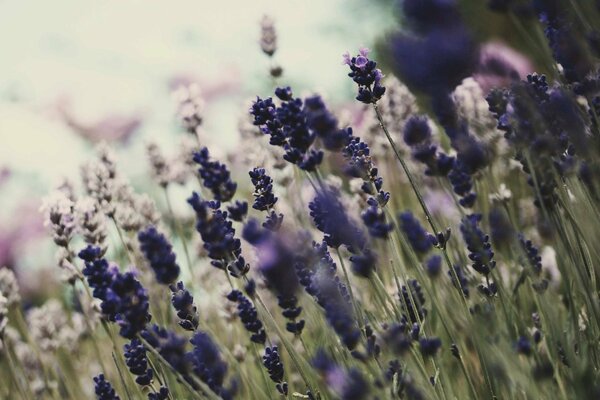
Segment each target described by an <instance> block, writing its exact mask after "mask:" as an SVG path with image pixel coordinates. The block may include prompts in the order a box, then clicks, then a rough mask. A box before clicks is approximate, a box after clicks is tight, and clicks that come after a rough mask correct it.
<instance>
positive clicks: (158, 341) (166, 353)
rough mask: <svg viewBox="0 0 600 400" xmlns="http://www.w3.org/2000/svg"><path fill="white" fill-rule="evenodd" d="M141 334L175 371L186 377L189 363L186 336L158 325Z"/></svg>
mask: <svg viewBox="0 0 600 400" xmlns="http://www.w3.org/2000/svg"><path fill="white" fill-rule="evenodd" d="M141 336H142V337H143V338H144V340H146V341H147V342H148V344H149V345H150V346H152V347H153V348H154V349H156V351H158V353H159V354H160V355H161V356H162V357H163V358H164V359H165V360H166V361H167V362H168V363H169V365H171V367H173V369H174V370H175V371H177V372H178V373H180V374H182V375H183V376H184V377H186V376H187V375H188V373H189V365H188V362H187V360H186V349H185V347H186V343H187V339H186V338H185V337H184V336H179V335H177V334H176V333H175V332H172V331H169V330H167V329H166V328H161V327H160V326H158V325H156V324H155V325H152V326H151V327H149V328H147V329H145V330H144V331H142V332H141Z"/></svg>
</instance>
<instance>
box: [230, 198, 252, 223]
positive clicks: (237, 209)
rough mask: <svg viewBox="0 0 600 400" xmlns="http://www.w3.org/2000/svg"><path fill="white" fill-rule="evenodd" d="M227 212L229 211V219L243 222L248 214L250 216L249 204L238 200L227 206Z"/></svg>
mask: <svg viewBox="0 0 600 400" xmlns="http://www.w3.org/2000/svg"><path fill="white" fill-rule="evenodd" d="M227 211H229V218H231V219H232V220H234V221H237V222H242V221H243V220H244V217H246V214H248V202H246V201H239V200H236V201H235V203H233V204H232V205H230V206H227Z"/></svg>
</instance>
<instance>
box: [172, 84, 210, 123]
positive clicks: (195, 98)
mask: <svg viewBox="0 0 600 400" xmlns="http://www.w3.org/2000/svg"><path fill="white" fill-rule="evenodd" d="M175 98H176V100H177V102H178V107H177V116H178V118H179V119H180V121H181V125H182V126H183V128H184V129H185V130H186V131H187V132H188V133H190V134H193V135H197V134H198V132H199V130H200V126H201V125H202V122H203V120H204V100H203V99H202V94H201V92H200V88H199V87H198V85H197V84H191V85H188V86H181V87H180V88H178V89H177V90H176V91H175Z"/></svg>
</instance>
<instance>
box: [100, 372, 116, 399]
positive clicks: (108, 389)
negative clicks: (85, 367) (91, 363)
mask: <svg viewBox="0 0 600 400" xmlns="http://www.w3.org/2000/svg"><path fill="white" fill-rule="evenodd" d="M94 384H95V387H94V392H95V393H96V398H97V399H98V400H120V397H119V396H117V394H116V393H115V389H113V387H112V385H111V384H110V382H109V381H107V380H106V379H105V378H104V374H100V375H98V376H95V377H94Z"/></svg>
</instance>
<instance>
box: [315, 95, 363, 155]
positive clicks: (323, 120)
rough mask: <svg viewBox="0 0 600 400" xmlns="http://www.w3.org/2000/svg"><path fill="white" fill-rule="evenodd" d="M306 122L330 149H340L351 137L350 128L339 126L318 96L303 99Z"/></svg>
mask: <svg viewBox="0 0 600 400" xmlns="http://www.w3.org/2000/svg"><path fill="white" fill-rule="evenodd" d="M304 111H305V112H306V123H307V125H308V127H309V128H310V129H311V130H312V131H313V132H314V133H315V134H316V135H317V137H318V138H319V139H321V142H322V143H323V146H324V147H325V148H326V149H327V150H330V151H340V150H341V149H342V147H344V146H345V145H346V144H347V143H348V141H349V140H350V138H351V137H352V128H341V129H340V128H339V127H338V120H337V118H336V117H335V116H334V115H333V114H332V113H331V112H330V111H329V110H328V109H327V107H326V106H325V103H324V102H323V99H321V97H320V96H312V97H307V98H306V99H305V100H304Z"/></svg>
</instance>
